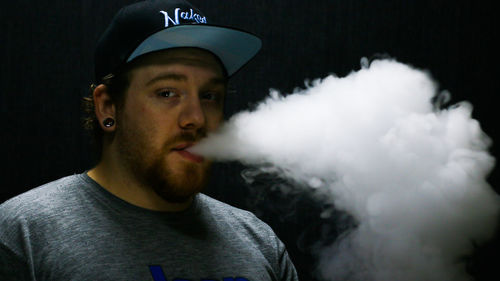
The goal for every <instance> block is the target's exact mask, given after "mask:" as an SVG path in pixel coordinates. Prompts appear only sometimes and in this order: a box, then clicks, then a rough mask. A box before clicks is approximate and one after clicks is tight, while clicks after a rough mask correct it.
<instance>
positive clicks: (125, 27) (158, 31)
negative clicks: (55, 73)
mask: <svg viewBox="0 0 500 281" xmlns="http://www.w3.org/2000/svg"><path fill="white" fill-rule="evenodd" d="M261 46H262V42H261V40H260V39H259V38H258V37H257V36H255V35H253V34H251V33H249V32H246V31H242V30H239V29H236V28H231V27H225V26H219V25H211V24H209V23H208V19H207V17H206V16H205V15H204V14H203V13H202V12H201V11H200V10H198V9H197V8H196V7H194V6H193V5H191V4H190V3H189V2H187V1H184V0H146V1H141V2H137V3H134V4H132V5H129V6H125V7H123V8H121V9H120V10H119V11H118V13H117V14H116V15H115V16H114V18H113V19H112V21H111V24H110V25H109V26H108V28H107V29H106V30H105V31H104V33H103V35H102V36H101V38H100V39H99V41H98V43H97V47H96V51H95V58H94V59H95V76H96V79H97V81H99V82H100V81H101V80H102V78H103V77H105V76H106V75H108V74H110V73H114V72H115V71H117V70H118V69H120V68H121V67H123V66H124V65H126V64H127V63H129V62H131V61H133V60H134V59H136V58H138V57H140V56H141V55H144V54H148V53H151V52H155V51H160V50H165V49H171V48H180V47H194V48H201V49H205V50H207V51H209V52H211V53H213V54H214V55H215V56H217V57H218V58H219V60H220V61H221V63H222V64H223V66H224V68H225V70H226V72H227V75H228V76H231V75H233V74H234V73H235V72H236V71H238V70H239V69H240V68H241V67H243V66H244V65H245V64H246V63H247V62H248V61H249V60H250V59H251V58H253V57H254V56H255V55H256V54H257V52H258V51H259V50H260V48H261Z"/></svg>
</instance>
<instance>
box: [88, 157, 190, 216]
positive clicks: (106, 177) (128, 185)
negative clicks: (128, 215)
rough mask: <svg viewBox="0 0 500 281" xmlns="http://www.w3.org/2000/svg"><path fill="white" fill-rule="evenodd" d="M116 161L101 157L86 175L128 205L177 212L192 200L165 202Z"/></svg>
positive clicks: (186, 206) (187, 205) (185, 207)
mask: <svg viewBox="0 0 500 281" xmlns="http://www.w3.org/2000/svg"><path fill="white" fill-rule="evenodd" d="M116 162H118V161H111V160H110V159H109V158H108V159H106V157H104V156H103V159H102V160H101V161H100V162H99V164H98V165H97V166H96V167H94V168H93V169H91V170H89V171H88V172H87V175H88V176H89V177H90V178H92V179H93V180H94V181H96V182H97V183H98V184H99V185H100V186H102V187H103V188H104V189H106V190H107V191H109V192H110V193H112V194H113V195H115V196H117V197H118V198H120V199H123V200H125V201H127V202H128V203H130V204H132V205H135V206H138V207H142V208H145V209H149V210H154V211H164V212H179V211H183V210H185V209H187V208H188V207H189V206H190V205H191V203H192V201H193V200H192V198H191V199H190V200H188V201H187V202H184V203H171V202H168V201H165V200H164V199H163V198H161V197H160V196H159V195H158V194H156V192H155V191H154V190H153V189H152V188H150V187H147V186H144V185H143V184H141V183H140V182H139V181H138V180H137V179H136V177H134V176H133V175H132V173H131V172H129V171H127V169H126V168H125V167H123V166H121V165H116V164H115V163H116Z"/></svg>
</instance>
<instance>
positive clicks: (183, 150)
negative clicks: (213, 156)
mask: <svg viewBox="0 0 500 281" xmlns="http://www.w3.org/2000/svg"><path fill="white" fill-rule="evenodd" d="M191 146H193V143H182V144H179V145H177V146H176V147H174V148H172V151H174V152H177V153H179V154H180V155H181V156H182V157H184V158H186V159H188V160H191V161H193V162H196V163H201V162H203V160H204V158H203V157H202V156H200V155H196V154H193V153H191V152H189V151H187V149H188V148H189V147H191Z"/></svg>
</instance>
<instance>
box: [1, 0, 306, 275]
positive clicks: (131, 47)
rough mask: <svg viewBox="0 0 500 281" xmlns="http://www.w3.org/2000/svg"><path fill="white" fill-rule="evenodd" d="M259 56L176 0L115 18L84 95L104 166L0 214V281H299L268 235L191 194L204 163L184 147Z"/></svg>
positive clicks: (248, 38) (237, 34) (250, 41)
mask: <svg viewBox="0 0 500 281" xmlns="http://www.w3.org/2000/svg"><path fill="white" fill-rule="evenodd" d="M259 48H260V40H259V39H258V38H256V37H255V36H253V35H251V34H248V33H246V32H242V31H238V30H234V29H230V28H224V27H218V26H210V25H208V24H207V19H206V17H205V16H203V14H202V13H201V12H200V11H198V10H197V9H196V8H194V7H193V6H191V5H190V4H189V3H187V2H185V1H182V0H172V1H167V0H164V1H145V2H139V3H136V4H134V5H131V6H127V7H125V8H123V9H122V10H120V12H119V13H118V14H117V15H116V16H115V18H114V19H113V21H112V23H111V25H110V26H109V27H108V29H107V30H106V32H105V33H104V35H103V36H102V38H101V39H100V41H99V43H98V46H97V49H96V57H95V58H96V61H95V63H96V78H97V80H98V81H99V82H100V83H99V84H98V85H97V86H96V87H94V88H93V92H92V98H90V99H88V100H87V103H88V104H87V105H88V106H89V108H90V109H91V110H90V112H91V113H92V115H91V116H90V119H89V120H88V123H87V125H89V126H90V127H93V129H94V131H95V133H96V140H97V142H98V143H99V144H100V147H101V151H100V161H99V163H98V165H97V166H96V167H94V168H92V169H91V170H89V171H87V172H86V173H83V174H79V175H73V176H69V177H65V178H62V179H59V180H57V181H54V182H51V183H48V184H46V185H44V186H41V187H38V188H35V189H33V190H31V191H29V192H27V193H25V194H22V195H20V196H17V197H15V198H13V199H11V200H8V201H7V202H5V203H4V204H2V205H1V206H0V280H51V281H56V280H61V281H62V280H64V281H67V280H155V281H159V280H162V281H165V280H169V281H172V280H177V281H180V280H184V281H186V280H193V281H194V280H197V281H198V280H206V281H208V280H221V281H245V280H249V281H250V280H255V281H257V280H258V281H264V280H297V275H296V272H295V269H294V267H293V265H292V263H291V261H290V259H289V257H288V255H287V252H286V250H285V247H284V245H283V243H282V242H281V241H280V240H279V239H278V238H277V237H276V235H275V234H274V233H273V231H272V230H271V229H270V228H269V226H267V225H266V224H264V223H263V222H261V221H260V220H258V219H257V218H256V217H255V216H253V215H252V214H250V213H249V212H246V211H243V210H239V209H236V208H233V207H230V206H228V205H226V204H224V203H222V202H218V201H216V200H214V199H212V198H209V197H208V196H206V195H203V194H200V193H199V192H200V191H201V189H202V188H203V186H204V184H205V182H206V177H207V173H208V169H209V166H210V163H209V161H208V160H207V159H204V158H203V157H202V156H199V155H195V154H192V153H191V152H189V151H188V150H187V149H188V148H189V147H190V146H192V145H193V144H195V143H196V142H197V141H199V140H200V139H201V138H203V137H204V136H206V134H207V133H208V132H210V131H213V130H215V129H216V128H217V127H218V126H219V124H220V123H221V122H222V110H223V100H224V95H225V92H226V83H227V79H228V78H229V77H230V76H231V75H232V74H233V73H234V72H235V71H237V70H238V69H239V68H240V67H242V66H243V65H244V64H245V63H246V62H247V61H248V60H249V59H251V58H252V57H253V56H254V55H255V54H256V53H257V51H258V50H259Z"/></svg>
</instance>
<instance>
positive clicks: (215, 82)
mask: <svg viewBox="0 0 500 281" xmlns="http://www.w3.org/2000/svg"><path fill="white" fill-rule="evenodd" d="M207 84H209V85H219V84H222V85H224V86H225V85H226V84H227V78H223V77H215V78H212V79H210V80H209V81H208V83H207Z"/></svg>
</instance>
